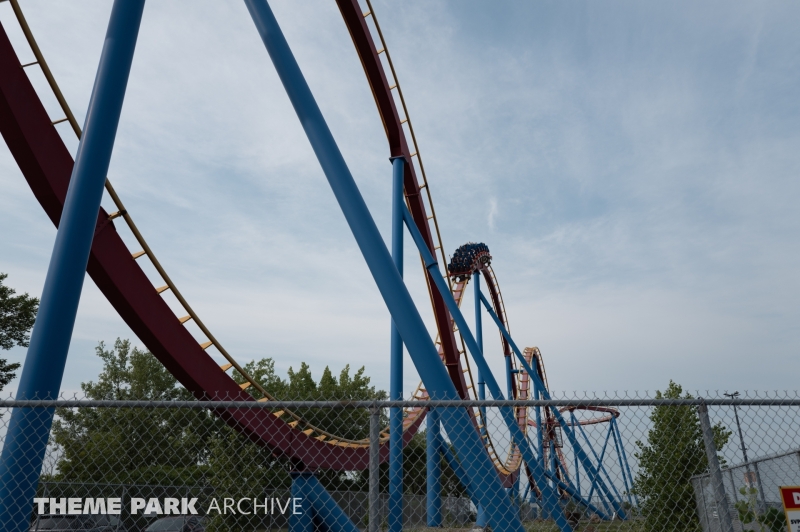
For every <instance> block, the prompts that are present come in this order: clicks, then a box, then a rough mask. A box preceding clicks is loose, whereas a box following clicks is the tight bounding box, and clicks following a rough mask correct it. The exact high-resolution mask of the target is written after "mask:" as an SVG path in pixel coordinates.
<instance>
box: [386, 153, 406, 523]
mask: <svg viewBox="0 0 800 532" xmlns="http://www.w3.org/2000/svg"><path fill="white" fill-rule="evenodd" d="M404 164H405V158H404V157H393V158H392V259H394V265H395V266H396V267H397V272H398V273H399V274H400V277H402V276H403V209H405V197H404V196H403V166H404ZM389 371H390V375H389V398H390V399H393V400H398V401H399V400H402V399H403V339H402V338H400V332H398V330H397V327H395V325H394V320H392V333H391V356H390V370H389ZM402 530H403V409H402V408H399V407H394V408H391V409H389V532H401V531H402Z"/></svg>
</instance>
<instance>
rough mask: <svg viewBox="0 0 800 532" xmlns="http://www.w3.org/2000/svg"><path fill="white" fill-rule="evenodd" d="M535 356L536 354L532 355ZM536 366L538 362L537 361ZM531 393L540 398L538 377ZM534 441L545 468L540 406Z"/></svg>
mask: <svg viewBox="0 0 800 532" xmlns="http://www.w3.org/2000/svg"><path fill="white" fill-rule="evenodd" d="M478 300H480V294H478ZM534 356H536V355H534ZM537 366H538V362H537ZM533 395H534V398H535V399H536V400H537V401H538V400H541V398H542V391H541V389H540V388H539V381H538V379H533ZM536 443H537V447H538V449H539V460H540V463H541V466H542V469H545V464H544V427H543V426H542V407H540V406H537V407H536Z"/></svg>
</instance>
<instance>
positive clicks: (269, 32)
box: [245, 0, 523, 532]
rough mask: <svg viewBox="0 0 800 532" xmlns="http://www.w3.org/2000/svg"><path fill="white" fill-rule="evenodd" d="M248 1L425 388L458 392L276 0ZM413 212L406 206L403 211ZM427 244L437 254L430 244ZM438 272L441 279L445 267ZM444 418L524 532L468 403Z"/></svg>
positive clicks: (505, 517) (503, 510) (477, 491)
mask: <svg viewBox="0 0 800 532" xmlns="http://www.w3.org/2000/svg"><path fill="white" fill-rule="evenodd" d="M245 4H246V5H247V9H248V10H249V12H250V16H251V18H252V19H253V22H254V23H255V25H256V28H257V29H258V32H259V34H260V35H261V40H262V41H263V42H264V45H265V46H266V48H267V52H268V53H269V55H270V58H271V59H272V63H273V64H274V66H275V70H276V71H277V72H278V76H279V77H280V79H281V82H282V83H283V86H284V88H285V89H286V93H287V94H288V95H289V100H290V101H291V103H292V106H293V107H294V109H295V112H296V113H297V116H298V118H299V120H300V123H301V125H302V126H303V129H304V130H305V132H306V136H307V137H308V140H309V142H310V143H311V146H312V148H313V150H314V153H315V154H316V156H317V160H318V161H319V163H320V166H321V167H322V170H323V172H324V174H325V177H326V178H327V180H328V183H329V184H330V186H331V189H332V190H333V193H334V196H335V197H336V200H337V201H338V203H339V206H340V208H341V209H342V213H343V214H344V217H345V219H346V220H347V223H348V225H349V226H350V230H351V231H352V233H353V236H354V237H355V239H356V243H357V244H358V247H359V249H360V250H361V253H362V255H363V256H364V260H365V261H366V263H367V266H368V268H369V270H370V273H371V274H372V277H373V278H374V280H375V284H376V285H377V286H378V290H379V291H380V293H381V296H382V297H383V300H384V302H385V303H386V307H387V308H388V310H389V313H390V314H391V316H392V319H393V320H394V323H395V326H396V327H397V330H398V331H399V332H400V336H401V337H402V339H403V342H404V343H405V345H406V348H407V349H408V353H409V355H410V357H411V359H412V361H413V362H414V365H415V366H416V368H417V371H418V372H419V375H420V377H421V379H422V382H423V383H424V384H425V388H426V389H427V390H428V391H429V392H430V393H432V394H434V396H436V397H437V398H441V399H453V400H456V399H459V395H458V393H457V391H456V388H455V385H454V384H453V382H452V381H451V380H450V377H449V375H448V373H447V370H446V369H445V367H444V365H443V364H442V363H441V360H440V359H439V354H438V353H437V352H436V348H435V346H434V345H433V342H432V341H431V338H430V335H429V334H428V330H427V328H426V327H425V323H424V322H423V321H422V317H421V316H420V314H419V311H418V309H417V307H416V305H415V304H414V301H413V300H412V299H411V295H410V294H409V292H408V289H407V288H406V286H405V284H404V283H403V279H402V278H401V277H400V273H399V272H398V271H397V267H396V266H395V264H394V261H393V260H392V257H391V255H390V254H389V250H388V249H387V248H386V244H385V243H384V241H383V239H382V238H381V235H380V232H379V231H378V227H377V226H376V225H375V221H374V220H373V218H372V215H371V214H370V212H369V209H368V208H367V205H366V203H365V202H364V198H363V197H362V196H361V192H360V191H359V190H358V186H357V185H356V183H355V181H354V180H353V176H352V175H351V174H350V170H349V169H348V167H347V164H346V163H345V161H344V158H343V157H342V154H341V152H340V151H339V148H338V146H337V145H336V141H335V140H334V138H333V135H332V134H331V132H330V129H329V128H328V125H327V124H326V122H325V119H324V117H323V116H322V113H321V112H320V109H319V107H318V106H317V103H316V101H315V100H314V96H313V95H312V94H311V90H310V88H309V87H308V84H307V83H306V80H305V78H304V77H303V74H302V72H301V71H300V67H299V66H298V64H297V61H296V60H295V58H294V55H293V54H292V52H291V49H290V48H289V44H288V43H287V42H286V39H285V37H284V35H283V32H282V31H281V29H280V26H279V25H278V22H277V20H275V16H274V14H273V13H272V10H271V9H270V7H269V4H268V3H267V1H266V0H245ZM407 212H408V211H407V210H406V209H404V211H403V213H404V215H405V214H406V213H407ZM415 228H416V226H415ZM425 249H426V251H428V253H429V254H430V250H428V248H427V246H425ZM434 277H438V278H440V279H441V274H438V273H437V275H436V276H434ZM448 294H449V291H448ZM451 299H452V295H451ZM441 420H442V424H443V426H444V428H445V430H446V431H447V434H448V436H449V438H450V441H451V443H452V444H453V446H454V448H455V449H456V452H457V453H458V456H461V457H463V458H464V473H465V475H464V476H463V477H461V478H462V481H463V482H464V483H465V484H466V485H468V486H469V487H470V491H471V493H472V494H473V496H474V498H475V500H476V501H477V503H478V504H482V505H484V507H485V508H487V509H491V511H490V515H489V523H490V524H491V525H492V528H493V529H494V530H504V531H509V532H512V531H513V532H522V531H523V527H522V522H521V521H520V519H519V516H518V515H517V514H516V513H515V512H514V509H513V508H512V506H511V504H510V501H509V500H508V497H507V496H506V495H505V493H504V490H503V487H502V484H501V482H500V478H499V476H498V475H497V472H496V471H495V469H494V465H493V464H492V461H491V459H490V458H489V455H488V453H487V452H486V450H485V449H484V447H483V442H482V441H481V439H480V436H479V435H478V433H477V432H476V431H475V430H474V427H473V425H472V420H471V418H470V416H469V413H468V412H467V411H466V409H463V408H451V409H444V411H443V412H442V414H441Z"/></svg>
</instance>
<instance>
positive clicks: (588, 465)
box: [481, 293, 626, 519]
mask: <svg viewBox="0 0 800 532" xmlns="http://www.w3.org/2000/svg"><path fill="white" fill-rule="evenodd" d="M481 301H483V306H484V307H485V308H486V310H487V311H488V312H489V315H490V316H491V317H492V319H493V320H494V322H495V324H496V325H497V327H498V328H499V329H500V332H501V333H502V334H503V336H504V337H505V339H506V340H508V343H509V345H511V349H512V350H513V351H514V354H515V355H517V359H518V360H519V361H520V364H522V366H523V367H524V368H525V371H527V372H528V374H529V375H530V376H531V378H532V379H534V381H537V382H538V383H539V384H540V385H541V388H542V395H543V396H544V398H545V399H550V393H549V392H548V391H547V390H545V389H544V383H542V382H541V379H540V378H539V374H538V373H534V372H533V370H532V369H531V366H530V364H528V362H527V361H526V360H525V357H523V356H522V353H521V352H520V350H519V348H518V347H517V344H516V343H515V342H514V339H513V338H511V335H510V334H509V333H508V331H507V330H506V328H505V326H504V325H503V322H501V321H500V319H499V318H498V317H497V314H495V312H494V310H493V309H492V306H491V305H490V304H489V300H487V299H486V296H485V295H483V293H481ZM550 410H551V411H552V412H553V415H554V416H555V417H556V419H557V420H558V422H559V424H560V425H561V427H562V428H563V429H564V432H565V433H566V434H567V438H568V439H569V441H570V443H571V444H572V446H573V449H574V451H575V452H576V453H577V454H578V458H579V459H580V461H581V464H583V468H584V470H585V471H586V472H587V473H589V474H590V475H593V476H597V480H598V483H599V486H600V489H601V490H602V491H603V493H604V494H605V495H606V497H608V499H609V500H610V501H611V505H612V506H613V507H614V510H616V512H617V515H619V516H620V518H621V519H625V518H626V517H625V516H626V514H625V510H623V508H622V506H621V505H620V503H619V501H617V500H616V499H614V497H612V496H611V491H610V490H609V489H608V486H606V483H605V482H604V481H603V479H602V478H600V476H599V475H597V474H596V470H595V467H594V466H593V465H592V462H591V460H589V456H588V455H587V454H586V451H584V450H583V448H582V447H581V445H580V443H579V442H578V438H577V437H576V436H575V433H574V431H572V429H571V428H570V426H569V424H568V423H567V422H566V421H565V420H564V417H563V416H562V415H561V412H559V411H558V408H555V407H550Z"/></svg>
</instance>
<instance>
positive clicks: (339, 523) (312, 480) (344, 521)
mask: <svg viewBox="0 0 800 532" xmlns="http://www.w3.org/2000/svg"><path fill="white" fill-rule="evenodd" d="M304 495H305V497H306V498H307V499H308V500H309V501H310V506H311V508H313V514H312V518H316V520H317V521H318V522H319V523H320V524H321V525H323V526H322V527H321V528H322V529H323V530H325V531H327V532H359V529H358V527H357V526H356V525H355V523H353V521H352V520H351V519H350V518H349V517H348V516H347V514H346V513H344V511H343V510H342V509H341V508H340V507H339V505H338V504H336V501H334V500H333V497H331V494H330V493H328V492H327V491H326V490H325V488H324V487H323V486H322V484H320V482H319V479H317V477H316V476H314V475H308V476H306V477H305V488H304ZM292 496H293V497H294V495H292ZM304 509H305V505H304ZM310 520H311V519H309V521H310ZM303 525H305V522H304V523H303ZM299 528H301V532H313V530H314V527H313V526H312V527H311V529H310V530H306V529H305V528H302V526H301V527H299ZM290 532H295V531H294V530H291V531H290Z"/></svg>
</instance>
